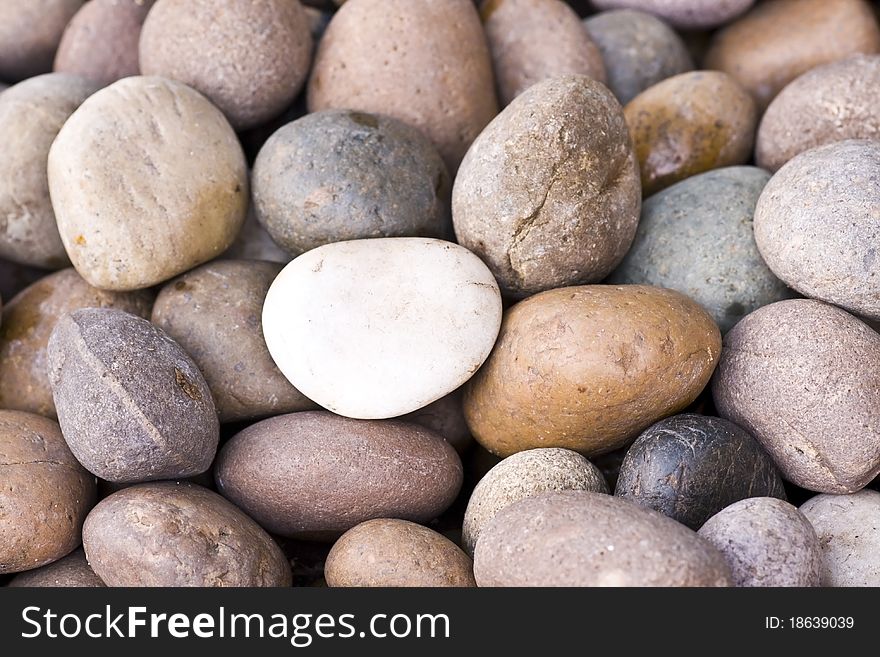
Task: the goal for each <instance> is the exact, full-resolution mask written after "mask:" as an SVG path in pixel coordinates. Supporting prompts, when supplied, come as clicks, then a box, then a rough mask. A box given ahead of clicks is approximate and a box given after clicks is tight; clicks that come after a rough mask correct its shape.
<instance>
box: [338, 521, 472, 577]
mask: <svg viewBox="0 0 880 657" xmlns="http://www.w3.org/2000/svg"><path fill="white" fill-rule="evenodd" d="M324 573H325V577H326V578H327V585H328V586H331V587H352V586H360V587H363V586H370V587H389V586H390V587H473V586H476V583H475V582H474V575H473V563H472V562H471V559H470V557H468V556H467V555H466V554H465V553H464V552H462V551H461V548H459V547H458V546H457V545H456V544H455V543H453V542H452V541H450V540H449V539H447V538H445V537H444V536H442V535H441V534H438V533H437V532H435V531H432V530H430V529H428V528H427V527H422V526H421V525H417V524H415V523H414V522H409V521H407V520H390V519H376V520H368V521H366V522H363V523H361V524H359V525H357V526H356V527H353V528H351V529H349V530H348V531H347V532H345V534H343V535H342V537H341V538H340V539H339V540H338V541H336V543H335V544H334V545H333V549H332V550H330V554H329V555H327V561H326V565H325V566H324Z"/></svg>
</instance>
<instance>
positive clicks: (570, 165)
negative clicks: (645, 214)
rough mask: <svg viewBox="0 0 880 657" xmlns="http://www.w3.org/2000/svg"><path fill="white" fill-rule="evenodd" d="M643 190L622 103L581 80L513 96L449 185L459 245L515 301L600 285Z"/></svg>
mask: <svg viewBox="0 0 880 657" xmlns="http://www.w3.org/2000/svg"><path fill="white" fill-rule="evenodd" d="M640 196H641V190H640V187H639V177H638V172H637V168H636V161H635V154H634V153H633V147H632V142H631V140H630V136H629V132H628V131H627V127H626V122H625V120H624V117H623V112H622V111H621V108H620V104H619V103H618V102H617V100H616V99H615V98H614V96H613V95H612V94H611V92H609V91H608V89H607V88H606V87H605V86H604V85H602V84H601V83H599V82H596V81H595V80H592V79H590V78H588V77H585V76H565V77H561V78H553V79H551V80H546V81H544V82H541V83H539V84H536V85H534V86H533V87H531V88H530V89H529V90H528V91H526V92H525V93H523V94H522V95H520V96H519V97H518V98H517V99H516V100H515V101H514V102H513V103H511V104H510V105H508V106H507V108H506V109H505V110H504V111H503V112H502V113H501V114H499V115H498V117H497V118H495V120H493V121H492V123H490V124H489V126H488V127H487V128H486V129H485V130H484V131H483V132H482V133H481V134H480V136H479V138H478V139H477V140H476V141H475V142H474V144H473V146H472V147H471V149H470V150H469V151H468V153H467V156H466V157H465V159H464V162H462V165H461V169H460V170H459V172H458V175H457V176H456V178H455V185H454V187H453V192H452V220H453V224H454V226H455V235H456V237H457V239H458V242H459V243H460V244H461V245H462V246H464V247H465V248H468V249H470V250H471V251H473V252H474V253H476V254H477V255H478V256H480V258H482V259H483V260H484V261H485V262H486V263H487V264H488V265H489V268H490V269H491V270H492V273H493V274H494V275H495V277H496V278H497V279H498V282H499V284H500V286H501V289H502V290H503V291H504V292H505V293H506V294H508V295H510V296H513V297H523V296H527V295H529V294H534V293H536V292H541V291H543V290H547V289H551V288H556V287H563V286H566V285H577V284H582V283H591V282H598V281H600V280H602V279H603V278H604V277H605V276H607V275H608V274H609V273H610V272H611V270H612V269H614V267H615V266H616V265H617V264H618V263H619V262H620V260H621V258H623V256H624V254H625V253H626V251H627V249H628V248H629V246H630V244H631V243H632V240H633V236H634V235H635V231H636V225H637V224H638V219H639V208H640Z"/></svg>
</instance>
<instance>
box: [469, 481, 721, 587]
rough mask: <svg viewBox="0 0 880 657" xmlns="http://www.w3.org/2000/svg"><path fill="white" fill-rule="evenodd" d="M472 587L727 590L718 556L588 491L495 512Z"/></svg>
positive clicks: (645, 514) (670, 525) (686, 535)
mask: <svg viewBox="0 0 880 657" xmlns="http://www.w3.org/2000/svg"><path fill="white" fill-rule="evenodd" d="M474 576H475V578H476V581H477V585H478V586H591V587H592V586H730V583H731V580H730V571H729V569H728V567H727V564H726V563H725V561H724V558H723V556H722V555H721V553H720V552H719V551H718V550H716V549H715V548H714V547H712V546H711V545H710V544H709V543H708V542H706V541H704V540H703V539H701V538H700V537H699V536H698V535H697V534H696V533H695V532H693V531H691V530H690V529H688V528H687V527H684V526H683V525H680V524H679V523H677V522H675V521H674V520H670V519H669V518H667V517H665V516H663V515H660V514H659V513H657V512H655V511H650V510H647V509H643V508H641V507H638V506H636V505H635V504H631V503H629V502H626V501H625V500H621V499H620V498H616V497H611V496H610V495H602V494H599V493H590V492H587V491H557V492H548V493H543V494H541V495H537V496H535V497H529V498H526V499H524V500H520V501H519V502H515V503H513V504H511V505H510V506H508V507H506V508H505V509H502V510H501V511H500V512H499V513H498V515H496V516H495V519H494V520H493V521H492V522H491V523H489V525H488V526H487V527H486V528H485V529H484V530H483V534H482V536H481V537H480V542H479V543H477V550H476V554H475V555H474Z"/></svg>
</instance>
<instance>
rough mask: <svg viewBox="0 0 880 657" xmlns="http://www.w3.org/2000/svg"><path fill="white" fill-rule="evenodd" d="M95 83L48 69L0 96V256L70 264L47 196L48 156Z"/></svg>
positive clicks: (46, 264)
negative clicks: (43, 73)
mask: <svg viewBox="0 0 880 657" xmlns="http://www.w3.org/2000/svg"><path fill="white" fill-rule="evenodd" d="M96 88H97V87H96V86H95V85H94V84H92V83H91V82H89V81H88V80H86V79H84V78H81V77H77V76H73V75H67V74H62V73H50V74H47V75H40V76H37V77H34V78H30V79H28V80H25V81H24V82H20V83H19V84H17V85H15V86H13V87H12V88H11V89H9V90H7V91H5V92H4V93H3V95H2V96H0V143H3V145H4V149H3V150H4V156H3V157H2V158H0V257H3V258H7V259H9V260H12V261H14V262H17V263H19V264H23V265H29V266H33V267H41V268H44V269H60V268H61V267H65V266H68V265H69V264H70V261H69V260H68V257H67V253H66V252H65V250H64V245H63V244H62V242H61V236H60V235H59V234H58V226H57V224H56V220H55V213H54V211H53V209H52V200H51V199H50V198H49V184H48V182H47V181H46V158H47V156H48V155H49V148H50V147H51V146H52V142H53V141H54V140H55V137H56V136H57V135H58V131H59V130H61V126H63V125H64V122H65V121H67V119H68V117H69V116H70V115H71V114H72V113H73V111H74V110H75V109H76V108H77V107H79V105H80V104H81V103H82V102H83V101H84V100H85V99H86V98H88V97H89V96H90V95H91V94H92V93H93V92H94V91H95V90H96Z"/></svg>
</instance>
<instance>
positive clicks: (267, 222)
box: [253, 110, 452, 254]
mask: <svg viewBox="0 0 880 657" xmlns="http://www.w3.org/2000/svg"><path fill="white" fill-rule="evenodd" d="M451 187H452V182H451V180H450V178H449V173H448V171H447V170H446V166H445V165H444V164H443V159H442V158H441V157H440V154H439V153H438V152H437V150H436V149H435V148H434V146H433V145H432V144H431V142H430V141H429V140H428V139H427V137H425V136H424V135H422V133H421V132H419V131H418V130H417V129H416V128H413V127H411V126H409V125H406V124H405V123H401V122H400V121H397V120H395V119H392V118H389V117H386V116H381V115H375V114H366V113H364V112H351V111H348V110H328V111H325V112H315V113H313V114H309V115H307V116H304V117H303V118H301V119H298V120H296V121H293V122H292V123H288V124H287V125H285V126H284V127H282V128H281V129H280V130H278V131H277V132H276V133H275V134H273V135H272V136H271V137H270V138H269V140H268V141H267V142H266V143H265V145H264V146H263V148H262V149H261V150H260V153H259V155H258V156H257V160H256V162H255V163H254V171H253V198H254V206H255V209H256V213H257V218H258V219H259V220H260V223H261V224H262V225H263V226H265V227H266V229H267V230H268V231H269V234H270V235H271V236H272V239H273V240H275V242H276V243H277V244H279V245H281V246H282V247H283V248H284V249H285V250H286V251H287V252H288V253H291V254H298V253H302V252H303V251H308V250H310V249H314V248H316V247H319V246H322V245H324V244H329V243H331V242H342V241H345V240H356V239H364V238H368V237H438V238H443V237H451V235H452V224H451V221H450V214H449V196H450V193H451Z"/></svg>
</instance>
